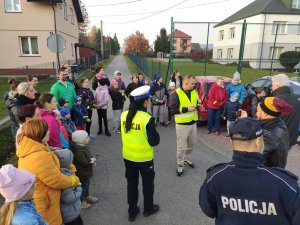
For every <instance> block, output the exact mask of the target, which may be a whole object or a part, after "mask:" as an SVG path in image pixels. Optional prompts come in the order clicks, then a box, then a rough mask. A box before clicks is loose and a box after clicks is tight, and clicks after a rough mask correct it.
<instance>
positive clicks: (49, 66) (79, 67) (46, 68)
mask: <svg viewBox="0 0 300 225" xmlns="http://www.w3.org/2000/svg"><path fill="white" fill-rule="evenodd" d="M106 58H108V56H105V57H102V56H101V55H94V56H90V57H82V58H79V59H77V62H76V60H75V59H71V60H64V61H60V66H62V65H64V64H67V65H70V66H71V72H72V73H73V74H74V75H75V76H76V75H79V74H80V73H82V72H83V71H85V70H87V69H91V67H92V66H94V65H95V64H96V63H97V62H99V61H102V60H104V59H106ZM28 74H32V75H36V76H38V77H40V78H43V77H44V78H46V77H49V76H53V77H55V75H56V62H48V63H42V64H34V65H24V66H21V67H16V68H7V69H0V77H9V76H24V75H28Z"/></svg>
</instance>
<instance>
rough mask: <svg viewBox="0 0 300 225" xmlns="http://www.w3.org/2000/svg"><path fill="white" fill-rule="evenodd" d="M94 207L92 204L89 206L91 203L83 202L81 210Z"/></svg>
mask: <svg viewBox="0 0 300 225" xmlns="http://www.w3.org/2000/svg"><path fill="white" fill-rule="evenodd" d="M91 206H92V205H91V204H89V203H87V202H86V201H82V202H81V208H82V209H88V208H90V207H91Z"/></svg>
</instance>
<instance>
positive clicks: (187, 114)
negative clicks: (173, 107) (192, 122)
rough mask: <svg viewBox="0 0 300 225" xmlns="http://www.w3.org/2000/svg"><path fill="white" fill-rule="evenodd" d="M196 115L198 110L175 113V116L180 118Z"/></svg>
mask: <svg viewBox="0 0 300 225" xmlns="http://www.w3.org/2000/svg"><path fill="white" fill-rule="evenodd" d="M194 116H197V111H194V112H188V113H183V114H175V118H178V119H186V118H189V117H194Z"/></svg>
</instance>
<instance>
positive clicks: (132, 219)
mask: <svg viewBox="0 0 300 225" xmlns="http://www.w3.org/2000/svg"><path fill="white" fill-rule="evenodd" d="M139 213H140V208H139V207H138V206H137V208H136V212H135V213H134V214H129V215H128V220H129V221H130V222H133V221H135V218H136V216H137V215H138V214H139Z"/></svg>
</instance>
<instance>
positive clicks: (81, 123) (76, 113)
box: [73, 96, 91, 130]
mask: <svg viewBox="0 0 300 225" xmlns="http://www.w3.org/2000/svg"><path fill="white" fill-rule="evenodd" d="M73 101H74V106H73V120H74V123H75V125H76V128H77V130H86V122H87V121H88V122H90V121H91V120H90V118H89V116H88V112H87V110H86V108H85V107H84V105H82V98H81V97H80V96H75V97H74V100H73Z"/></svg>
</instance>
